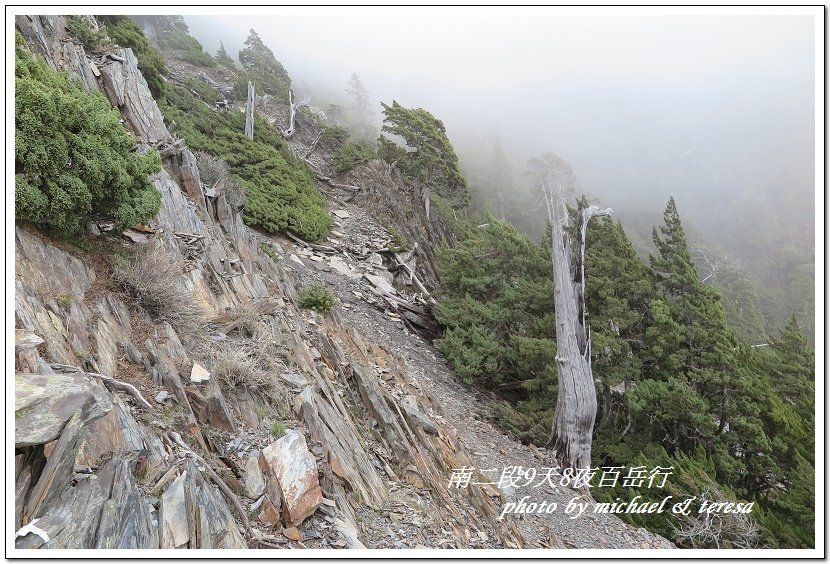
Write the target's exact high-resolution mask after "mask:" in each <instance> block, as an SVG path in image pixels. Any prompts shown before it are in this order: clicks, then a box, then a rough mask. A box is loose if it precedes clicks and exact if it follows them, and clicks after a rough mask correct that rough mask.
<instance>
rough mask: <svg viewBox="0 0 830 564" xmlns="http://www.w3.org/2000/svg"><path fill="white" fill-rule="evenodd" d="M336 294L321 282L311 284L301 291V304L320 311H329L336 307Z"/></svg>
mask: <svg viewBox="0 0 830 564" xmlns="http://www.w3.org/2000/svg"><path fill="white" fill-rule="evenodd" d="M334 303H335V302H334V295H333V294H332V293H331V292H329V291H328V290H327V289H326V288H324V287H323V286H321V285H320V284H311V285H310V286H306V287H305V288H303V289H302V290H301V291H300V302H299V305H300V307H302V308H306V309H313V310H314V311H317V312H320V313H328V312H330V311H331V310H332V309H333V308H334Z"/></svg>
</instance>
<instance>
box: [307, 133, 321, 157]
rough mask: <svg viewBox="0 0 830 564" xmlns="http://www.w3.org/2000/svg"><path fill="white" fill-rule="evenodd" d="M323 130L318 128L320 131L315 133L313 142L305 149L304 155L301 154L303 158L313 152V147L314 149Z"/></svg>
mask: <svg viewBox="0 0 830 564" xmlns="http://www.w3.org/2000/svg"><path fill="white" fill-rule="evenodd" d="M324 131H325V129H320V131H319V132H318V133H317V137H315V138H314V142H313V143H312V144H311V146H310V147H309V148H308V151H306V152H305V155H303V158H304V159H307V158H308V157H310V156H311V153H313V152H314V149H316V148H317V143H319V142H320V137H322V136H323V132H324Z"/></svg>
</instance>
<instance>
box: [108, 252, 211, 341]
mask: <svg viewBox="0 0 830 564" xmlns="http://www.w3.org/2000/svg"><path fill="white" fill-rule="evenodd" d="M181 277H182V272H181V269H180V268H179V265H178V263H177V262H176V261H174V260H172V259H171V257H170V256H169V255H168V254H167V253H165V252H164V250H163V249H162V248H161V246H153V247H149V248H145V249H143V250H140V251H139V252H137V253H136V254H135V255H133V256H132V257H131V258H129V259H117V260H116V262H115V268H114V269H113V278H114V279H115V281H116V283H117V285H118V288H119V289H120V290H121V292H122V294H124V296H125V297H126V298H127V299H129V300H130V301H131V302H132V303H133V304H135V305H136V306H137V307H139V308H140V309H142V310H144V311H145V312H147V314H148V315H149V316H150V318H151V319H153V320H154V321H167V322H168V323H170V325H172V326H173V328H174V329H175V330H176V332H177V333H179V334H180V335H185V336H196V335H199V334H200V333H202V332H203V330H204V328H205V325H206V319H205V315H204V313H203V312H202V309H201V308H200V307H199V304H198V303H197V301H196V298H195V297H194V296H193V294H192V293H191V292H190V291H189V290H188V289H187V288H186V287H185V285H184V284H183V283H182V280H181Z"/></svg>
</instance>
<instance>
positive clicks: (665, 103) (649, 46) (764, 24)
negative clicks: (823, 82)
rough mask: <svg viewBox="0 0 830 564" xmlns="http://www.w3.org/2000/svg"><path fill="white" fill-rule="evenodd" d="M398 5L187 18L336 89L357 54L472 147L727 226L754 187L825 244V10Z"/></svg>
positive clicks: (612, 194) (786, 227) (626, 205)
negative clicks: (818, 181)
mask: <svg viewBox="0 0 830 564" xmlns="http://www.w3.org/2000/svg"><path fill="white" fill-rule="evenodd" d="M300 11H302V10H300ZM306 11H309V10H306ZM377 11H378V10H375V12H377ZM383 12H384V13H385V14H388V15H367V14H365V13H358V12H355V11H353V10H352V11H349V10H342V11H337V12H332V10H318V13H316V14H311V15H273V16H253V15H234V16H186V17H185V18H186V21H187V23H188V25H189V26H190V28H191V32H192V33H193V35H194V36H196V37H197V38H198V39H199V40H200V41H201V42H202V43H203V44H204V46H205V48H206V50H208V51H209V52H211V53H215V51H216V48H217V47H218V44H219V40H222V41H223V42H224V44H225V47H226V48H227V50H228V52H229V53H230V54H231V56H233V57H235V56H236V53H237V52H238V51H239V49H240V48H241V47H242V43H243V42H244V40H245V38H246V36H247V33H248V30H249V29H250V28H254V29H255V30H256V31H257V32H258V33H259V34H260V36H261V37H262V38H263V40H264V41H265V43H266V44H267V45H268V46H269V47H270V48H271V49H272V50H273V51H274V53H275V55H276V57H277V58H278V59H279V60H280V61H281V62H282V63H283V64H284V66H285V67H286V69H287V70H288V72H289V73H290V74H291V76H292V78H293V80H294V85H295V88H302V89H307V90H309V91H310V92H311V95H312V97H313V98H315V99H316V101H317V102H320V103H321V105H322V103H327V102H330V101H333V100H335V99H337V98H338V97H340V98H342V97H343V89H344V88H345V85H346V82H347V81H348V79H349V77H350V75H351V73H353V72H356V73H358V74H359V75H360V77H361V79H362V80H363V82H364V84H365V85H366V87H367V88H368V89H369V90H370V92H371V95H372V98H373V100H375V101H376V102H379V101H381V100H382V101H385V102H391V100H392V99H396V100H398V101H399V102H400V103H401V104H403V105H405V106H414V107H423V108H426V109H428V110H429V111H431V112H432V113H433V114H434V115H435V116H436V117H438V118H439V119H441V120H443V122H444V124H445V125H446V127H447V130H448V134H449V136H450V138H451V139H452V140H453V142H454V143H456V144H457V145H458V146H459V147H466V148H467V152H469V150H470V148H472V149H473V151H474V150H475V149H476V147H479V146H480V147H482V148H490V147H492V145H493V141H494V139H495V137H496V136H498V137H499V138H500V140H501V143H502V145H503V146H504V148H505V151H506V152H508V153H509V154H511V155H513V156H514V157H515V158H517V159H523V160H526V159H527V158H528V157H531V156H533V155H537V154H539V153H541V152H543V151H555V152H556V153H558V154H560V155H561V156H562V157H563V158H565V159H567V160H568V161H570V162H571V164H572V166H573V168H574V171H575V173H576V175H577V177H578V178H579V180H580V188H582V189H583V190H585V191H587V192H588V193H589V194H590V195H592V196H597V197H599V198H601V200H602V202H603V203H604V204H606V205H609V206H612V207H614V208H615V209H618V210H620V211H621V213H622V214H623V215H625V213H626V212H628V213H629V214H631V213H633V211H634V210H637V211H640V212H643V213H649V214H651V215H653V216H654V217H655V218H658V219H659V212H660V211H661V210H662V208H663V207H664V205H665V202H666V200H667V199H668V196H669V195H671V194H673V195H674V196H675V197H676V199H677V201H678V206H679V208H680V211H681V215H682V216H683V217H684V219H685V220H687V221H688V222H689V223H690V226H691V227H692V228H693V229H697V230H698V231H699V232H703V233H710V234H717V233H720V232H721V231H723V232H724V233H725V232H726V231H728V230H729V229H727V228H726V227H725V226H726V224H727V223H728V222H729V221H737V222H740V221H741V218H740V215H741V210H742V207H743V206H745V205H750V206H751V207H752V211H751V213H752V221H756V220H758V218H760V220H761V221H768V222H769V223H770V225H771V226H774V229H778V230H780V231H781V235H782V236H784V237H789V238H790V239H791V243H793V244H798V245H802V246H807V247H811V246H812V245H813V229H814V227H813V225H814V199H815V189H816V186H815V180H814V172H815V169H814V164H815V163H814V150H815V149H814V139H815V109H814V108H815V87H816V84H815V79H814V72H815V33H816V30H815V28H814V20H813V18H812V17H810V16H633V15H629V16H626V15H623V16H613V15H602V14H599V15H596V16H579V17H577V16H569V15H566V14H562V13H560V14H555V13H553V12H551V11H547V12H546V11H544V10H540V9H533V10H528V11H526V12H521V11H515V10H514V11H513V12H512V13H511V14H509V15H505V14H504V13H495V14H491V13H488V11H487V10H485V9H483V8H466V9H456V10H443V11H435V10H432V11H426V10H425V11H413V10H408V11H405V12H404V11H396V10H394V9H387V10H385V11H383ZM632 13H633V12H632ZM376 107H377V108H378V110H380V107H379V104H376ZM378 121H379V118H378ZM459 152H460V153H462V154H463V153H464V151H463V150H460V151H459ZM748 202H749V204H747V203H748ZM764 218H766V219H764ZM771 228H772V227H771ZM732 231H734V229H733V230H732ZM785 231H786V233H785ZM733 237H734V234H733ZM738 238H740V235H738ZM808 252H810V251H808Z"/></svg>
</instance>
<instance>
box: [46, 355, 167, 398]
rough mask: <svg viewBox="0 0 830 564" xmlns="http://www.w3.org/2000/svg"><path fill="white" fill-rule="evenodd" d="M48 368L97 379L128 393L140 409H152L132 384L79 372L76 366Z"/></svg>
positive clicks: (63, 365) (52, 365)
mask: <svg viewBox="0 0 830 564" xmlns="http://www.w3.org/2000/svg"><path fill="white" fill-rule="evenodd" d="M49 366H51V367H52V369H54V370H62V371H64V372H74V373H77V374H83V375H84V376H92V377H94V378H98V379H99V380H101V381H102V382H104V383H105V384H109V385H110V386H112V387H113V388H116V389H119V390H123V391H125V392H127V393H129V394H130V395H131V396H133V398H134V399H135V400H136V401H137V402H138V403H139V404H140V405H141V406H142V407H144V408H146V409H152V408H153V406H152V405H151V404H150V402H148V401H147V400H146V399H144V396H142V395H141V392H139V391H138V388H136V387H135V386H133V385H132V384H128V383H126V382H122V381H120V380H116V379H115V378H113V377H111V376H105V375H103V374H98V373H97V372H87V371H86V370H81V369H80V368H78V367H77V366H71V365H69V364H58V363H55V364H50V365H49Z"/></svg>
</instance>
